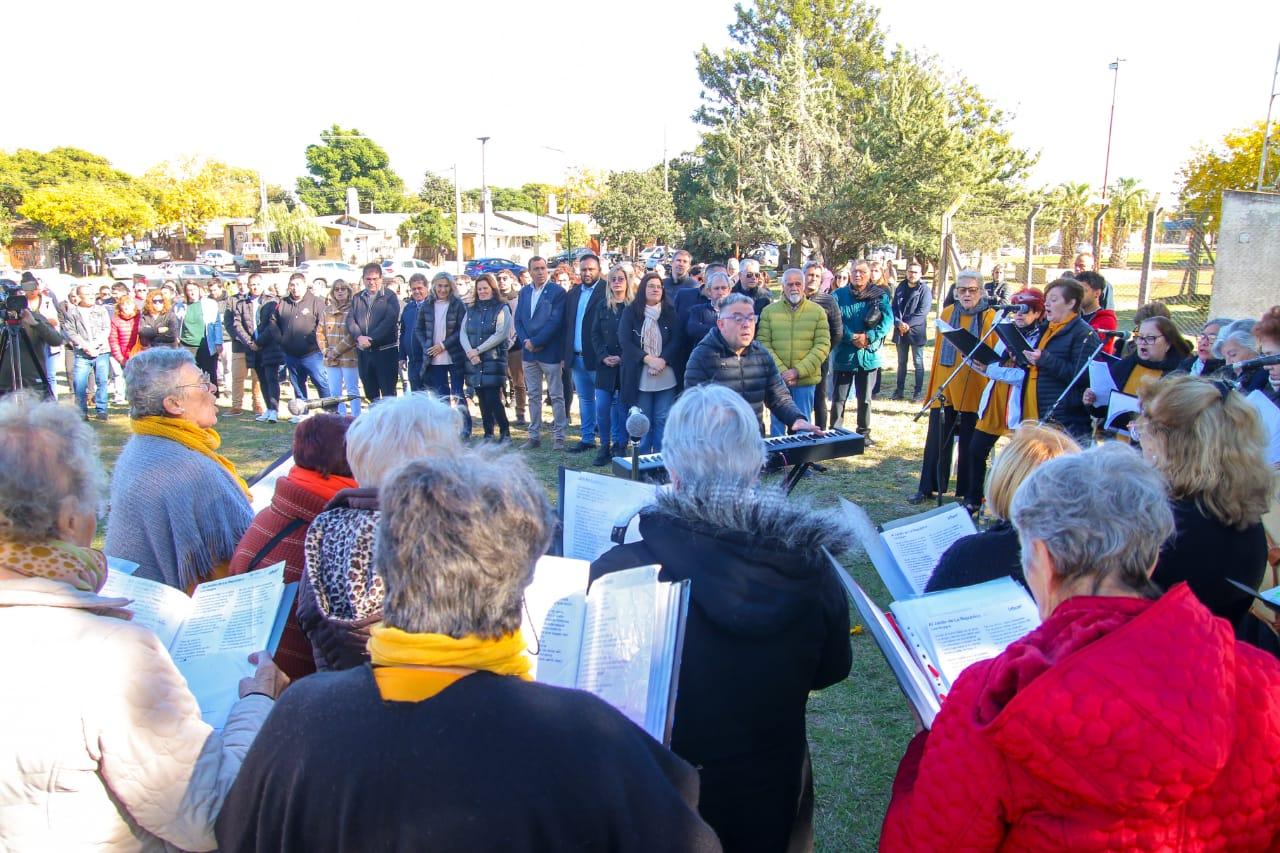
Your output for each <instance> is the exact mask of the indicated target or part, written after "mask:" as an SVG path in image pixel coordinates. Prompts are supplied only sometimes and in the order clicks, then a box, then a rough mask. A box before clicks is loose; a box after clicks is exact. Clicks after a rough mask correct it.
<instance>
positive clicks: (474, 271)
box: [466, 258, 550, 278]
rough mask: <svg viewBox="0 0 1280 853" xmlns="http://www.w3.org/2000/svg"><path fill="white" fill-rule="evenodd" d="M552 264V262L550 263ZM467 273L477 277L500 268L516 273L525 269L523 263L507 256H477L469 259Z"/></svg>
mask: <svg viewBox="0 0 1280 853" xmlns="http://www.w3.org/2000/svg"><path fill="white" fill-rule="evenodd" d="M548 266H550V264H548ZM466 270H467V275H469V276H471V277H472V278H475V277H476V276H479V275H484V274H485V273H487V272H497V271H498V270H511V271H512V272H514V273H515V274H516V275H519V274H520V273H522V272H524V271H525V267H524V266H523V265H522V264H517V263H516V262H515V261H509V260H507V259H506V258H475V259H473V260H470V261H467V267H466Z"/></svg>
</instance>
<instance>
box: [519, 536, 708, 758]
mask: <svg viewBox="0 0 1280 853" xmlns="http://www.w3.org/2000/svg"><path fill="white" fill-rule="evenodd" d="M659 568H660V567H659V566H640V567H638V568H634V569H627V570H625V571H620V572H613V573H611V574H607V575H604V576H603V577H601V578H598V579H597V580H596V581H595V583H593V584H591V586H590V589H588V587H587V582H588V578H589V576H590V569H591V566H590V564H589V563H588V562H586V561H585V560H572V559H565V558H563V557H542V558H541V559H539V560H538V564H537V566H535V568H534V573H533V580H532V581H531V582H530V584H529V586H528V587H527V588H526V589H525V593H524V624H523V626H522V628H521V630H522V631H523V632H524V636H525V642H526V644H527V649H528V653H529V655H530V656H531V657H532V658H533V672H534V678H535V679H536V680H537V681H539V682H542V683H543V684H553V685H556V686H557V687H571V688H576V689H578V690H586V691H588V692H590V693H593V694H595V695H596V696H598V697H599V698H601V699H603V700H604V701H606V702H608V703H609V704H610V705H612V706H613V707H615V708H617V709H618V710H619V711H621V712H622V713H623V714H624V715H625V716H626V717H627V718H628V719H630V720H631V721H632V722H634V723H635V724H636V725H638V726H640V727H641V728H643V729H644V730H645V731H646V732H648V733H649V734H650V735H651V736H652V737H653V738H654V739H655V740H658V741H660V742H662V743H664V744H670V743H671V727H672V724H673V722H674V715H675V704H676V688H677V686H678V684H679V681H680V658H681V655H682V653H683V650H684V628H685V619H686V617H687V615H688V608H689V582H688V581H680V582H677V583H669V582H665V581H660V580H658V572H659Z"/></svg>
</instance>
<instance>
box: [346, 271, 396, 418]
mask: <svg viewBox="0 0 1280 853" xmlns="http://www.w3.org/2000/svg"><path fill="white" fill-rule="evenodd" d="M361 277H362V279H363V280H364V287H365V289H364V290H362V291H360V292H359V293H357V294H356V295H355V296H354V297H352V299H351V311H350V312H349V313H348V314H347V333H348V334H350V335H351V337H352V338H354V339H355V342H356V359H357V366H358V367H359V370H360V384H361V386H363V388H364V395H365V397H367V398H368V399H369V401H370V402H373V401H375V400H378V399H380V398H382V397H394V396H395V395H396V379H397V378H398V377H397V372H398V368H399V359H398V355H399V353H398V350H399V345H400V340H399V334H398V333H399V326H400V300H399V299H397V298H396V295H395V294H394V293H392V292H391V291H389V290H386V289H385V288H383V286H382V267H381V266H379V265H378V264H365V265H364V270H363V272H362V273H361Z"/></svg>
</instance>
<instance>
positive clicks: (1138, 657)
mask: <svg viewBox="0 0 1280 853" xmlns="http://www.w3.org/2000/svg"><path fill="white" fill-rule="evenodd" d="M1277 756H1280V662H1277V661H1276V660H1275V659H1274V658H1272V657H1270V656H1269V655H1267V654H1266V653H1264V652H1261V651H1259V650H1258V649H1256V648H1254V647H1252V646H1249V645H1246V644H1244V643H1237V642H1236V640H1235V638H1234V636H1233V634H1232V631H1231V626H1230V625H1229V624H1228V623H1227V622H1226V621H1225V620H1222V619H1218V618H1216V617H1214V616H1213V615H1212V614H1210V613H1209V611H1208V610H1206V609H1205V608H1204V606H1203V605H1201V604H1200V603H1199V602H1198V601H1196V599H1195V596H1194V595H1193V594H1192V593H1191V590H1190V589H1189V588H1188V587H1187V585H1186V584H1178V585H1177V586H1175V587H1174V588H1173V589H1172V590H1170V591H1169V592H1168V593H1167V594H1166V595H1165V596H1164V597H1163V598H1161V599H1160V600H1159V601H1155V602H1151V601H1145V600H1141V599H1136V598H1116V597H1093V596H1083V597H1076V598H1072V599H1070V600H1068V601H1066V602H1064V603H1063V604H1062V605H1061V606H1059V607H1058V609H1057V610H1055V611H1054V613H1053V615H1052V616H1050V618H1049V619H1048V620H1047V621H1046V622H1045V623H1044V624H1043V625H1041V626H1040V627H1039V628H1037V629H1036V630H1035V631H1032V632H1031V633H1030V634H1028V635H1027V636H1026V637H1024V638H1023V639H1021V640H1019V641H1017V642H1015V643H1013V644H1012V645H1011V646H1009V648H1008V649H1006V650H1005V651H1004V653H1003V654H1001V655H1000V656H999V657H997V658H995V659H994V660H990V661H983V662H981V663H977V664H974V665H973V666H971V667H969V668H968V669H967V670H965V672H964V674H963V675H961V676H960V678H959V679H957V681H956V683H955V685H954V688H953V689H952V692H951V694H950V695H949V696H948V697H947V700H946V702H944V703H943V706H942V713H941V714H939V715H938V717H937V719H936V720H935V721H934V727H933V731H932V732H928V733H925V732H922V733H921V734H919V735H917V736H916V738H915V740H913V741H912V742H911V746H910V747H909V748H908V749H907V754H906V755H905V756H904V757H903V759H902V764H901V765H900V766H899V768H898V777H897V779H896V780H895V781H894V786H893V799H892V801H891V802H890V804H889V812H888V814H887V815H885V821H884V828H883V833H882V836H881V839H880V847H881V849H882V850H893V851H901V850H948V851H957V850H997V849H999V850H1037V851H1044V850H1071V851H1089V850H1141V851H1174V850H1179V851H1181V850H1220V849H1222V850H1233V851H1235V850H1277V849H1280V760H1278V759H1277Z"/></svg>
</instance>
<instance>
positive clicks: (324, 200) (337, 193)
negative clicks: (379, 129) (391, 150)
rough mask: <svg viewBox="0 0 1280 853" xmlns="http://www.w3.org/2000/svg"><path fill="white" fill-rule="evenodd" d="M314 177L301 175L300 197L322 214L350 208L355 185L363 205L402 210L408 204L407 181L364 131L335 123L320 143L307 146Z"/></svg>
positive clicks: (379, 208) (308, 169)
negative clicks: (349, 198) (349, 195)
mask: <svg viewBox="0 0 1280 853" xmlns="http://www.w3.org/2000/svg"><path fill="white" fill-rule="evenodd" d="M305 156H306V160H307V171H308V172H310V173H311V175H310V177H303V178H298V200H299V201H300V202H301V203H302V204H304V205H306V206H307V207H309V208H311V209H313V210H315V211H318V212H319V213H321V214H335V213H342V212H343V211H344V210H345V209H346V196H347V188H348V187H355V189H356V190H357V191H358V192H359V195H360V206H361V208H364V207H365V206H366V205H371V206H372V209H373V210H377V211H382V212H388V211H398V210H400V209H401V208H402V207H403V206H404V203H405V191H404V181H402V180H401V179H400V176H399V175H397V174H396V173H395V171H394V170H392V168H391V158H390V157H388V156H387V152H386V151H385V150H384V149H383V148H382V146H380V145H378V143H376V142H374V141H373V140H372V139H370V138H369V137H367V136H364V135H363V134H362V133H360V131H358V130H356V129H354V128H351V129H346V128H343V127H341V126H339V125H336V124H335V125H333V126H332V127H330V128H329V129H328V130H326V131H323V132H321V134H320V142H319V143H314V144H312V145H308V146H307V150H306V155H305Z"/></svg>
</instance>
